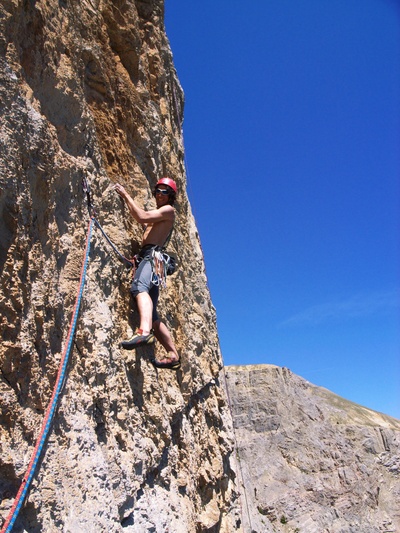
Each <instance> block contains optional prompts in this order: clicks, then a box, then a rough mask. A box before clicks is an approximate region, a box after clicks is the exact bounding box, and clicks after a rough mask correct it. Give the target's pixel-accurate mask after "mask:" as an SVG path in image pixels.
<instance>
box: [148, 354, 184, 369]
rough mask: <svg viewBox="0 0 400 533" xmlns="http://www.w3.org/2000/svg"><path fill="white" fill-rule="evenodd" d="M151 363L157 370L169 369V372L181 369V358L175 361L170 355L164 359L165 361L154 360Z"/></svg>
mask: <svg viewBox="0 0 400 533" xmlns="http://www.w3.org/2000/svg"><path fill="white" fill-rule="evenodd" d="M151 362H152V363H153V365H154V366H155V367H156V368H168V369H169V370H179V369H180V368H181V358H179V359H175V358H173V357H169V356H168V355H167V356H165V357H164V361H157V359H153V360H152V361H151Z"/></svg>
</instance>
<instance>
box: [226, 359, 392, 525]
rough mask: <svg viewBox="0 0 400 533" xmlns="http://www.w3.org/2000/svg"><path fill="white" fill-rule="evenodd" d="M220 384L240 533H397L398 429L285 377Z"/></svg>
mask: <svg viewBox="0 0 400 533" xmlns="http://www.w3.org/2000/svg"><path fill="white" fill-rule="evenodd" d="M226 377H227V383H228V390H229V396H230V399H231V406H232V414H233V419H234V427H235V433H236V442H237V453H238V456H239V464H240V468H239V469H238V472H239V473H240V474H241V476H240V477H241V478H242V490H243V524H244V530H245V531H249V532H250V531H251V532H254V533H267V532H269V533H278V532H279V533H295V532H296V533H321V532H326V533H343V532H346V533H383V532H386V533H389V532H391V533H395V532H398V531H400V420H396V419H393V418H391V417H389V416H386V415H383V414H381V413H377V412H374V411H371V410H370V409H366V408H365V407H362V406H360V405H356V404H354V403H352V402H349V401H347V400H345V399H344V398H340V397H339V396H336V395H335V394H333V393H332V392H330V391H328V390H326V389H323V388H321V387H316V386H315V385H312V384H311V383H309V382H308V381H306V380H304V379H302V378H301V377H299V376H296V375H295V374H293V373H292V372H291V371H290V370H289V369H287V368H279V367H277V366H273V365H249V366H238V367H227V369H226Z"/></svg>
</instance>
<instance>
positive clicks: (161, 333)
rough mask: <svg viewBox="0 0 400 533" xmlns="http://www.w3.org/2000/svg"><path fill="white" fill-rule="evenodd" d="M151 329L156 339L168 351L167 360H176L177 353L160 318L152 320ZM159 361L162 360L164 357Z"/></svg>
mask: <svg viewBox="0 0 400 533" xmlns="http://www.w3.org/2000/svg"><path fill="white" fill-rule="evenodd" d="M153 329H154V335H155V337H156V339H157V340H158V341H159V342H160V344H161V345H162V346H163V347H164V348H165V349H166V351H167V352H168V360H169V361H171V360H172V361H178V360H179V355H178V352H177V350H176V347H175V344H174V342H173V340H172V337H171V334H170V332H169V331H168V328H167V326H166V325H165V324H164V323H163V322H161V320H156V321H155V322H153ZM160 362H164V358H163V359H161V361H160Z"/></svg>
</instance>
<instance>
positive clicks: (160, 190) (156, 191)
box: [154, 189, 169, 196]
mask: <svg viewBox="0 0 400 533" xmlns="http://www.w3.org/2000/svg"><path fill="white" fill-rule="evenodd" d="M154 194H163V195H164V196H167V194H169V192H168V191H167V190H166V189H154Z"/></svg>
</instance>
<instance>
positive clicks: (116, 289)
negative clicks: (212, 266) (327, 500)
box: [0, 0, 240, 533]
mask: <svg viewBox="0 0 400 533" xmlns="http://www.w3.org/2000/svg"><path fill="white" fill-rule="evenodd" d="M163 10H164V5H163V1H162V0H79V1H69V0H30V1H29V0H28V1H27V0H2V2H1V4H0V76H1V81H0V107H1V113H0V126H1V129H0V214H1V239H0V269H1V279H0V284H1V296H0V316H1V334H2V341H3V342H2V344H1V348H0V370H1V372H0V394H1V405H0V431H1V450H0V500H1V503H0V516H1V517H2V519H3V520H4V519H5V518H6V516H7V514H8V512H9V509H10V507H11V505H12V502H13V500H14V496H15V494H16V493H17V491H18V488H19V486H20V483H21V480H22V477H23V476H24V474H25V471H26V468H27V466H28V463H29V460H30V456H31V453H32V450H33V447H34V445H35V442H36V438H37V435H38V433H39V430H40V427H41V424H42V421H43V418H44V413H45V410H46V408H47V405H48V403H49V400H50V397H51V394H52V390H53V387H54V383H55V380H56V375H57V371H58V365H59V362H60V359H61V355H62V353H63V352H64V348H65V342H66V338H67V334H68V330H69V327H70V321H71V315H72V311H73V307H74V304H75V298H76V294H77V290H78V285H79V279H80V270H81V265H82V261H83V255H84V248H85V240H86V236H87V232H88V224H89V220H90V217H89V213H88V209H87V204H86V196H85V194H84V192H83V190H82V180H83V178H86V179H87V180H88V182H89V183H90V186H91V193H92V199H93V203H94V205H95V208H96V217H97V219H98V221H99V222H100V224H101V225H102V226H103V228H104V229H105V231H106V232H107V233H108V235H109V236H110V238H111V239H112V241H114V243H115V245H116V246H117V248H118V249H119V250H120V251H121V253H122V254H123V255H125V256H128V257H132V256H133V254H134V253H136V252H137V250H138V248H139V243H140V238H141V233H142V230H141V228H140V227H139V226H138V224H136V223H135V222H134V221H133V220H132V219H131V218H130V216H129V213H128V212H127V210H126V209H125V208H124V206H123V204H122V202H121V200H120V198H119V197H118V195H117V194H116V193H115V192H114V191H113V189H112V185H113V184H114V183H115V182H117V181H118V182H121V183H122V184H123V185H124V186H125V187H126V188H127V190H128V191H129V192H130V193H131V194H132V196H133V197H134V198H135V199H136V200H137V201H138V203H139V204H140V205H142V206H144V207H145V208H150V207H152V206H153V205H154V204H153V198H152V195H151V190H152V188H153V187H154V184H155V183H156V181H157V180H158V179H159V178H160V177H162V176H164V175H168V176H170V177H171V178H173V179H175V180H176V181H177V183H178V187H179V191H180V192H179V198H178V203H177V222H176V228H175V231H174V234H173V237H172V241H171V244H170V251H171V252H175V254H176V255H177V257H178V263H179V268H178V271H177V273H175V274H174V275H173V276H171V277H170V278H169V279H168V288H167V290H164V291H162V295H161V300H160V305H159V311H160V315H161V317H162V318H163V319H164V321H165V322H166V323H167V325H168V326H169V327H170V329H171V330H172V332H173V336H174V339H175V341H176V345H177V347H178V349H179V351H180V353H181V355H182V370H181V371H178V372H177V373H174V372H171V371H167V370H165V371H156V370H155V369H154V368H153V366H152V365H151V363H150V357H152V356H153V355H154V351H155V354H156V355H157V354H159V352H160V348H159V346H156V347H155V348H143V349H139V350H138V351H137V352H136V353H135V352H124V351H122V350H121V349H120V348H119V342H120V340H121V339H123V338H126V336H127V335H128V334H129V333H130V332H131V331H132V328H134V327H135V326H136V325H137V312H135V309H134V308H133V306H132V302H131V301H130V294H129V287H130V273H129V271H127V270H126V268H125V267H124V265H123V264H122V263H121V262H119V261H118V259H117V258H116V256H115V255H114V254H113V251H112V250H111V248H110V246H109V244H108V243H107V242H106V241H105V239H104V238H103V236H102V234H101V233H100V231H99V230H98V229H97V228H96V227H95V228H94V230H93V236H92V239H91V251H90V256H89V264H88V270H87V277H86V282H85V288H84V292H83V297H82V304H81V309H80V314H79V319H78V322H77V331H76V336H75V340H74V343H73V346H72V351H71V356H70V362H69V366H68V372H67V379H66V382H65V385H64V389H63V393H62V397H61V401H60V402H59V407H58V410H57V412H56V416H55V421H54V424H53V428H52V431H51V433H50V437H49V439H48V441H47V443H46V446H45V449H44V453H43V454H42V461H41V463H40V464H39V468H38V470H37V474H36V476H35V478H34V480H33V483H32V486H31V490H30V493H29V494H28V497H27V499H26V501H25V505H24V507H23V508H22V510H21V511H20V513H19V516H18V519H17V522H16V524H15V529H16V531H22V530H25V531H29V532H32V533H33V532H39V531H52V532H53V531H64V532H73V533H76V532H78V531H93V532H94V531H96V532H97V531H107V532H113V531H115V532H117V531H118V532H121V531H126V532H127V533H128V532H140V533H142V532H144V531H152V532H167V531H170V532H174V533H177V532H185V533H188V532H203V531H210V532H211V531H232V530H235V528H236V527H239V526H237V524H239V522H240V513H239V511H238V509H239V504H238V494H237V493H236V492H235V485H234V481H235V474H234V472H233V470H232V466H231V456H232V451H233V438H232V427H231V419H230V414H229V409H228V404H227V401H226V395H225V392H224V389H223V387H222V386H221V383H220V380H219V371H220V369H221V367H222V361H221V354H220V350H219V343H218V337H217V331H216V323H215V311H214V309H213V306H212V304H211V301H210V296H209V292H208V288H207V279H206V275H205V270H204V264H203V256H202V251H201V246H200V242H199V238H198V234H197V231H196V226H195V222H194V219H193V216H192V213H191V208H190V204H189V201H188V198H187V195H186V188H185V185H186V180H185V169H184V150H183V141H182V136H181V125H182V120H183V94H182V90H181V87H180V85H179V82H178V79H177V76H176V73H175V70H174V66H173V61H172V54H171V51H170V47H169V43H168V40H167V37H166V35H165V30H164V22H163V16H164V12H163ZM0 523H1V520H0Z"/></svg>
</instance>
